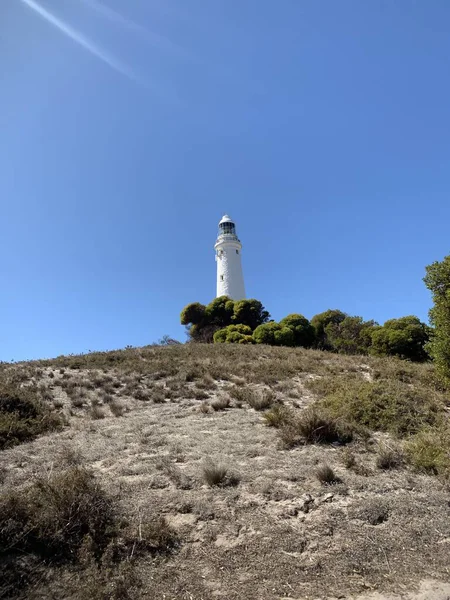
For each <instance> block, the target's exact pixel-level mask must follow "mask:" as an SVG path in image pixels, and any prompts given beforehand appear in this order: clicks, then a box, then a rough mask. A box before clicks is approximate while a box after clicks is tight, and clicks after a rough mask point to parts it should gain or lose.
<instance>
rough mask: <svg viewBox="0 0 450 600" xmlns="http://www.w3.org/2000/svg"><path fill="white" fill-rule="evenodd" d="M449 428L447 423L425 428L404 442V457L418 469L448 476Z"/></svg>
mask: <svg viewBox="0 0 450 600" xmlns="http://www.w3.org/2000/svg"><path fill="white" fill-rule="evenodd" d="M449 448H450V429H449V427H448V425H441V426H440V427H438V428H431V427H430V428H425V429H423V430H422V431H420V432H419V433H417V434H416V435H415V436H413V437H412V438H411V439H410V440H409V441H408V442H407V443H406V457H407V459H408V461H409V462H410V463H411V464H412V466H413V467H414V468H416V469H417V470H418V471H422V472H424V473H428V474H430V475H442V476H445V477H448V476H450V450H449Z"/></svg>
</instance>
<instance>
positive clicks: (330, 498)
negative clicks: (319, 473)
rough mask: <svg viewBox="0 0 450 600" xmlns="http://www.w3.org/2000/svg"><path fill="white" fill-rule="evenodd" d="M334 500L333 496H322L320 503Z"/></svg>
mask: <svg viewBox="0 0 450 600" xmlns="http://www.w3.org/2000/svg"><path fill="white" fill-rule="evenodd" d="M333 498H334V494H331V493H330V494H325V496H322V498H321V502H332V501H333Z"/></svg>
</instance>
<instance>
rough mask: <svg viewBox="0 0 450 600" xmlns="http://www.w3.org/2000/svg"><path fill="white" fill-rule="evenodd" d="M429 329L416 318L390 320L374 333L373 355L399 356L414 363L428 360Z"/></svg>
mask: <svg viewBox="0 0 450 600" xmlns="http://www.w3.org/2000/svg"><path fill="white" fill-rule="evenodd" d="M428 339H429V328H428V327H427V326H426V325H425V323H422V322H421V321H420V319H418V318H417V317H414V316H409V317H402V318H401V319H390V320H389V321H386V323H385V324H384V325H383V326H382V327H379V328H377V329H375V330H374V331H373V333H372V346H371V353H372V354H374V355H375V356H398V357H399V358H403V359H409V360H412V361H424V360H427V358H428V354H427V352H426V350H425V344H426V343H427V342H428Z"/></svg>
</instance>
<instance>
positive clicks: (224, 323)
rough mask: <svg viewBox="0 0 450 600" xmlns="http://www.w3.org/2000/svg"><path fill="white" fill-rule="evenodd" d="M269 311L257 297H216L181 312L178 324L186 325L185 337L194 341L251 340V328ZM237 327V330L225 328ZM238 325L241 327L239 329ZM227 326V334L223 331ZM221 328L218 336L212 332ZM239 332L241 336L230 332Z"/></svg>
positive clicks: (190, 305) (267, 315)
mask: <svg viewBox="0 0 450 600" xmlns="http://www.w3.org/2000/svg"><path fill="white" fill-rule="evenodd" d="M268 318H269V313H268V312H267V311H266V310H265V308H264V306H263V305H262V303H261V302H260V301H259V300H255V299H248V300H238V301H234V300H231V299H230V298H228V297H227V296H219V297H218V298H215V299H214V300H213V301H212V302H210V303H209V304H208V305H207V306H204V305H203V304H200V303H198V302H194V303H192V304H188V305H187V306H186V307H185V308H184V309H183V310H182V312H181V324H182V325H187V326H188V333H189V337H190V338H191V340H192V341H196V342H212V341H213V340H214V341H215V342H216V343H225V342H227V343H247V344H248V343H251V342H250V338H249V336H251V334H252V331H253V329H255V328H256V327H258V325H261V324H262V323H265V322H266V321H267V319H268ZM229 326H234V327H235V326H237V327H238V329H228V328H229ZM240 327H245V328H246V329H245V330H241V329H240ZM225 328H226V329H227V330H228V331H227V333H224V332H223V330H224V329H225ZM219 331H222V333H220V334H219V335H215V334H216V333H218V332H219ZM237 333H240V334H242V335H240V336H238V335H232V334H237ZM243 340H245V341H243Z"/></svg>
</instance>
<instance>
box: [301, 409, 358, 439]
mask: <svg viewBox="0 0 450 600" xmlns="http://www.w3.org/2000/svg"><path fill="white" fill-rule="evenodd" d="M296 427H297V430H298V432H299V434H300V436H301V437H302V439H303V440H304V441H305V442H306V443H308V444H331V443H333V442H338V443H342V444H346V443H348V442H350V441H351V440H352V439H353V430H352V428H351V427H350V426H349V425H348V424H347V423H346V422H345V421H343V420H339V419H336V418H333V417H332V416H330V415H329V414H327V413H326V412H325V411H323V410H320V409H317V408H316V407H310V408H307V409H305V410H304V411H303V412H302V414H301V416H300V417H299V418H298V420H297V422H296Z"/></svg>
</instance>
